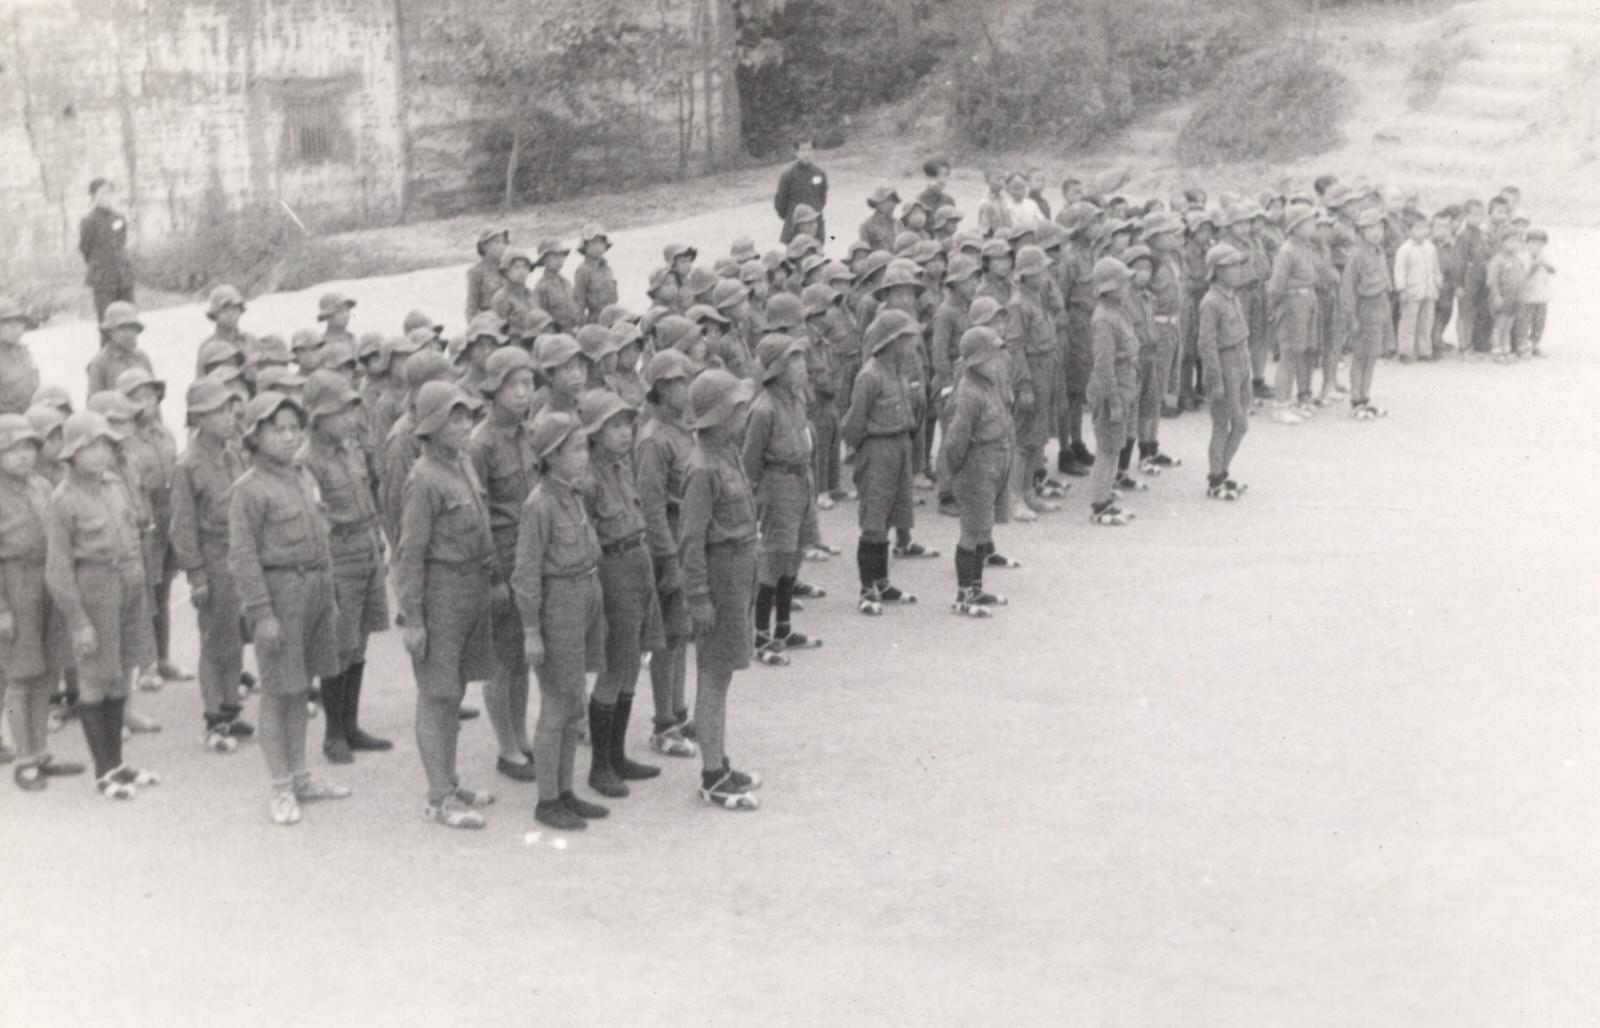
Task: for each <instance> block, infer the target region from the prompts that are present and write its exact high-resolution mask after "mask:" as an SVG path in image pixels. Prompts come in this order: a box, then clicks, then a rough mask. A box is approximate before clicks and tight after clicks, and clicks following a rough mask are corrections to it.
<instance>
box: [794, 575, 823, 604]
mask: <svg viewBox="0 0 1600 1028" xmlns="http://www.w3.org/2000/svg"><path fill="white" fill-rule="evenodd" d="M793 595H795V596H803V597H805V598H806V599H811V600H820V599H822V598H823V597H825V596H827V595H828V590H826V589H824V588H822V587H821V586H820V585H812V584H810V583H809V582H802V581H800V580H799V579H796V580H795V583H794V593H793Z"/></svg>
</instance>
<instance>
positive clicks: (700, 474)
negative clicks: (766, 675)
mask: <svg viewBox="0 0 1600 1028" xmlns="http://www.w3.org/2000/svg"><path fill="white" fill-rule="evenodd" d="M752 391H753V389H752V386H751V384H750V382H749V380H747V379H737V378H734V377H733V376H732V375H730V374H728V373H727V372H725V371H717V370H712V371H707V372H705V373H704V374H702V375H701V376H700V377H699V378H697V379H695V381H694V384H693V385H692V386H691V387H690V389H689V393H690V404H691V407H692V410H693V416H694V421H693V425H694V429H695V447H694V452H693V454H692V456H691V457H690V461H689V473H688V477H687V479H686V481H685V483H684V500H683V551H682V552H683V579H684V593H685V597H686V599H687V601H688V606H689V611H690V614H691V617H692V620H693V625H694V637H695V654H696V658H695V662H696V665H697V666H696V679H695V734H696V738H697V739H698V740H699V743H700V759H701V766H702V771H701V775H700V797H701V799H703V800H705V801H706V802H707V803H711V804H714V805H717V806H721V807H724V808H725V809H728V810H741V809H742V810H754V809H756V808H757V807H759V806H760V801H759V800H758V799H757V798H756V796H755V789H757V788H758V787H759V786H760V785H761V780H760V778H759V777H757V776H755V775H749V774H745V773H743V772H741V771H737V770H735V769H734V768H733V765H732V762H731V761H730V760H729V758H728V756H727V749H726V740H727V725H728V693H729V690H730V688H731V686H732V684H733V673H734V672H735V671H740V670H743V669H744V668H747V667H749V666H750V657H751V654H752V653H753V651H754V646H753V639H754V636H755V633H754V629H753V627H752V625H751V619H750V609H751V599H752V597H751V590H752V586H753V585H754V583H755V580H756V568H757V559H758V558H757V552H756V551H757V542H758V539H757V536H758V531H759V529H758V526H757V521H756V502H755V496H754V494H753V493H752V491H751V489H750V482H749V480H748V478H747V477H746V476H745V472H744V466H743V464H742V462H741V461H740V455H739V439H740V437H741V436H742V435H743V434H744V429H745V421H746V418H747V413H748V410H749V404H750V398H751V394H752Z"/></svg>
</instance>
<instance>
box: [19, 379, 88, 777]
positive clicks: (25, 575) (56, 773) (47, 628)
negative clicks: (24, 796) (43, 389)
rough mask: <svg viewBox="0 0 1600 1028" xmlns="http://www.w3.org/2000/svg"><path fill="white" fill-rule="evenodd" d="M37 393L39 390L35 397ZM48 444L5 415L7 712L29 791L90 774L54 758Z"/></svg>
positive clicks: (55, 673) (55, 655)
mask: <svg viewBox="0 0 1600 1028" xmlns="http://www.w3.org/2000/svg"><path fill="white" fill-rule="evenodd" d="M30 392H31V390H30ZM42 443H43V439H42V437H41V436H40V435H39V433H38V432H37V431H35V430H34V428H33V425H32V423H31V422H30V421H29V420H28V418H26V417H25V416H23V415H21V414H0V709H4V710H5V711H6V712H7V713H8V714H9V715H10V720H11V735H12V737H13V738H14V739H15V740H16V744H17V753H16V761H17V767H16V770H15V771H14V772H13V773H12V778H13V780H15V782H16V783H17V787H18V788H20V789H22V790H23V791H25V792H38V791H39V790H41V789H44V788H45V787H46V786H47V785H49V779H51V778H55V777H61V776H64V775H78V774H82V773H83V765H81V764H73V763H69V762H67V761H57V760H55V759H53V758H52V757H51V756H50V750H49V724H50V691H51V690H52V689H53V688H54V687H55V684H56V682H57V680H58V679H59V678H60V674H61V669H60V667H59V663H60V662H59V657H60V656H61V654H60V653H59V652H58V650H57V648H56V647H55V646H53V645H52V643H53V641H54V640H53V638H52V637H53V635H54V634H55V632H56V631H57V628H56V622H57V621H58V620H59V617H60V615H59V614H58V613H57V612H56V608H55V606H54V605H53V604H52V603H51V602H50V595H49V591H48V589H47V588H46V586H45V550H46V548H45V517H46V510H47V509H48V507H49V504H50V485H49V483H48V482H46V481H45V479H44V478H42V477H40V476H39V475H38V474H37V472H36V467H35V465H36V461H37V459H38V456H39V449H40V446H41V445H42Z"/></svg>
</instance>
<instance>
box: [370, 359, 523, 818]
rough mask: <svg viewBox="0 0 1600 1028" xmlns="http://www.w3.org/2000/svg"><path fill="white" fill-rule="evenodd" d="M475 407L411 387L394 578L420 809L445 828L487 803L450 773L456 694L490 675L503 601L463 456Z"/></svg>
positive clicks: (448, 386) (462, 396) (435, 389)
mask: <svg viewBox="0 0 1600 1028" xmlns="http://www.w3.org/2000/svg"><path fill="white" fill-rule="evenodd" d="M482 406H483V405H482V404H481V403H480V402H479V401H477V400H474V399H473V398H472V397H470V396H468V395H467V394H466V393H464V392H462V391H461V388H460V387H459V386H457V385H455V384H454V383H451V382H429V383H428V384H427V385H425V386H423V387H422V388H421V389H420V390H419V391H418V393H417V405H416V412H417V420H416V424H415V425H414V426H413V427H412V429H411V431H412V433H413V434H414V435H415V436H416V437H417V438H418V439H419V440H421V442H422V455H421V457H420V458H419V459H418V460H417V462H416V464H415V465H414V466H413V467H412V468H411V473H410V474H409V475H407V476H406V485H405V490H404V497H403V499H402V501H401V514H400V545H399V546H398V548H397V549H396V557H395V578H396V583H395V584H396V592H397V593H398V594H399V597H400V607H401V610H402V611H403V612H404V613H405V616H406V624H405V630H404V631H405V636H404V638H405V647H406V652H407V653H409V654H410V655H411V669H412V673H413V674H414V675H415V676H416V680H417V752H418V754H419V755H420V756H421V757H422V768H423V771H424V773H425V774H426V776H427V779H428V802H427V805H426V806H424V807H423V810H422V816H423V818H424V819H425V820H428V821H433V822H436V823H438V824H442V825H445V826H447V827H450V828H482V827H484V826H485V824H486V823H487V822H486V821H485V820H484V817H483V815H482V814H481V813H479V811H480V810H482V809H483V808H484V807H487V806H488V805H489V804H491V803H493V802H494V797H493V796H491V795H490V794H489V793H486V792H479V791H477V790H474V789H466V788H463V787H462V785H461V780H460V778H458V777H457V774H456V741H457V738H458V736H459V735H460V731H461V725H460V707H461V698H462V696H463V694H464V693H465V691H466V686H467V683H468V682H471V681H481V680H483V679H485V678H488V677H489V675H490V674H491V673H492V672H493V656H494V650H493V645H492V642H493V641H492V638H491V635H492V627H491V625H492V614H491V612H492V610H493V607H494V604H495V603H497V602H499V603H504V602H505V600H506V584H505V580H504V579H503V578H501V576H500V568H499V565H498V564H497V563H496V561H495V549H494V539H493V537H492V536H491V535H490V532H489V511H488V509H487V507H486V506H485V505H484V502H483V496H482V491H481V489H480V488H479V485H478V476H477V475H476V474H475V473H474V472H473V470H472V465H471V464H470V463H469V462H468V460H467V457H466V452H465V450H466V446H467V438H468V436H469V435H471V433H472V424H473V420H474V415H475V414H476V413H477V411H478V410H479V409H480V408H481V407H482Z"/></svg>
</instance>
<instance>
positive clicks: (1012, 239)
mask: <svg viewBox="0 0 1600 1028" xmlns="http://www.w3.org/2000/svg"><path fill="white" fill-rule="evenodd" d="M1029 236H1034V237H1035V238H1037V236H1038V233H1037V232H1035V231H1034V229H1033V226H1032V225H1012V226H1011V227H1010V228H1008V229H1006V242H1008V243H1010V244H1011V245H1012V246H1018V245H1019V244H1021V243H1022V241H1023V240H1024V239H1027V238H1028V237H1029Z"/></svg>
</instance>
